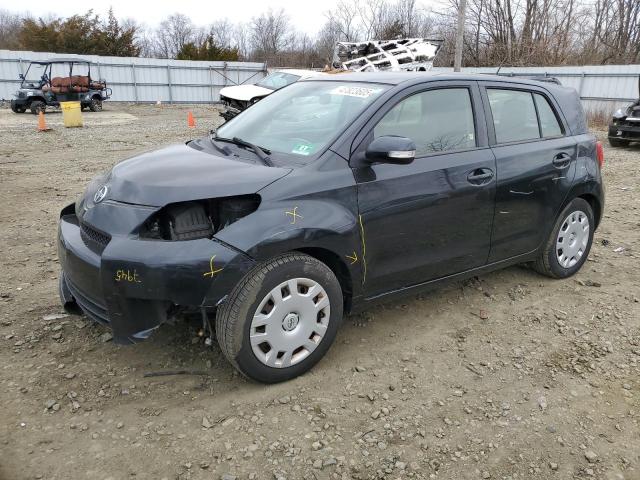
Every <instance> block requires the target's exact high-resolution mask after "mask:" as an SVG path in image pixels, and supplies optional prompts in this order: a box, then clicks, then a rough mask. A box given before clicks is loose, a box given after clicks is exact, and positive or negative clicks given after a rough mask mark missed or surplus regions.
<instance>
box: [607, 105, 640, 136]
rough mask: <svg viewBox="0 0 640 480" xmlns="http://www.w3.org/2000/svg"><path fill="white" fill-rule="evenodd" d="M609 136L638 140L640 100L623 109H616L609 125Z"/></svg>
mask: <svg viewBox="0 0 640 480" xmlns="http://www.w3.org/2000/svg"><path fill="white" fill-rule="evenodd" d="M609 138H611V139H616V140H626V141H630V142H640V100H638V101H636V102H635V103H633V104H632V105H630V106H629V107H627V108H626V109H625V111H622V110H618V111H617V112H616V113H615V114H614V115H613V119H612V121H611V124H610V125H609Z"/></svg>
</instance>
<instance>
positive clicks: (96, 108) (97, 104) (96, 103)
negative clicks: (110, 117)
mask: <svg viewBox="0 0 640 480" xmlns="http://www.w3.org/2000/svg"><path fill="white" fill-rule="evenodd" d="M89 110H91V111H92V112H101V111H102V100H101V99H99V98H92V99H91V104H90V105H89Z"/></svg>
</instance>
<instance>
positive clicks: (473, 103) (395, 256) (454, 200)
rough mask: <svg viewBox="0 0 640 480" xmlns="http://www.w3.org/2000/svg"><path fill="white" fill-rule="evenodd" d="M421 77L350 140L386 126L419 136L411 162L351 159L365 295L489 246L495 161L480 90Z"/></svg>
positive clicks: (451, 265) (472, 263)
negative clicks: (422, 81) (356, 163)
mask: <svg viewBox="0 0 640 480" xmlns="http://www.w3.org/2000/svg"><path fill="white" fill-rule="evenodd" d="M426 85H428V87H427V86H426ZM426 85H423V86H422V87H414V88H412V89H411V90H409V91H405V92H404V93H401V94H398V96H396V97H395V98H394V99H393V100H391V101H390V102H389V103H388V104H387V106H386V108H385V109H383V110H382V111H381V112H378V114H377V115H376V116H374V118H373V119H372V122H371V123H370V125H369V126H368V127H367V128H368V129H369V130H368V133H367V134H366V136H365V137H364V140H363V141H362V143H361V144H360V145H359V147H358V148H357V150H356V152H360V153H361V152H362V151H363V150H365V149H366V146H367V145H368V144H369V143H370V142H371V141H372V140H373V139H374V138H376V137H379V136H383V135H400V136H404V137H408V138H411V139H412V140H413V141H414V142H415V144H416V158H415V160H414V161H413V162H412V163H411V164H409V165H390V164H373V165H371V166H368V167H361V168H354V175H355V178H356V182H357V191H358V205H359V209H360V219H361V228H362V232H361V233H362V236H363V247H364V248H363V250H364V253H365V258H364V263H365V266H366V275H365V279H364V291H365V295H366V296H367V297H374V296H377V295H381V294H383V293H386V292H389V291H393V290H397V289H401V288H403V287H408V286H411V285H416V284H419V283H423V282H426V281H429V280H432V279H436V278H440V277H444V276H447V275H451V274H454V273H458V272H462V271H464V270H468V269H471V268H474V267H479V266H482V265H484V264H485V263H486V261H487V257H488V255H489V248H490V238H491V228H492V220H493V214H494V195H495V168H496V167H495V159H494V155H493V153H492V151H491V149H490V148H488V146H487V137H486V130H485V128H484V124H483V122H484V117H483V114H482V106H481V103H480V99H479V90H478V89H477V86H476V84H475V83H474V82H466V83H465V82H455V83H453V82H446V83H445V82H438V85H437V86H434V83H429V84H426Z"/></svg>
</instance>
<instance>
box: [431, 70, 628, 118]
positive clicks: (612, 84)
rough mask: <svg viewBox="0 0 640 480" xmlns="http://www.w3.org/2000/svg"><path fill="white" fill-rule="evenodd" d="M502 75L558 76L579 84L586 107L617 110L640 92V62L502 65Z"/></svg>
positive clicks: (570, 82)
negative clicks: (559, 65)
mask: <svg viewBox="0 0 640 480" xmlns="http://www.w3.org/2000/svg"><path fill="white" fill-rule="evenodd" d="M452 70H453V69H451V68H433V69H432V71H433V72H451V71H452ZM462 70H463V72H468V73H491V74H495V73H496V72H497V71H498V69H497V68H463V69H462ZM499 75H507V76H508V75H521V76H532V77H538V76H541V77H544V76H548V77H556V78H557V79H558V80H560V82H561V83H562V84H563V85H565V86H567V87H573V88H575V89H576V90H577V91H578V93H579V94H580V98H582V102H583V105H584V107H585V110H603V109H604V110H607V111H612V112H613V111H614V110H616V109H617V108H621V107H623V106H626V105H628V104H629V103H631V102H632V101H633V100H636V99H637V98H638V97H639V96H640V92H639V85H638V82H639V81H640V80H639V79H640V65H588V66H584V67H579V66H578V67H517V68H516V67H513V68H511V67H510V68H506V67H505V68H501V69H500V72H499Z"/></svg>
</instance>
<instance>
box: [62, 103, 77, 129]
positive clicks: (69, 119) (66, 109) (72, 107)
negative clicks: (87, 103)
mask: <svg viewBox="0 0 640 480" xmlns="http://www.w3.org/2000/svg"><path fill="white" fill-rule="evenodd" d="M60 108H62V120H63V122H64V126H65V127H81V126H82V111H81V110H80V102H60Z"/></svg>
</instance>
